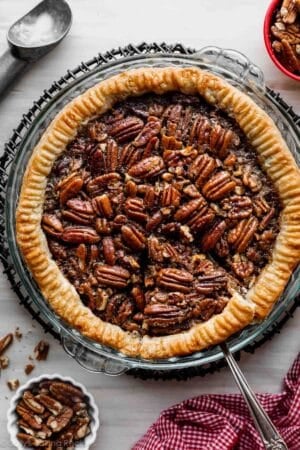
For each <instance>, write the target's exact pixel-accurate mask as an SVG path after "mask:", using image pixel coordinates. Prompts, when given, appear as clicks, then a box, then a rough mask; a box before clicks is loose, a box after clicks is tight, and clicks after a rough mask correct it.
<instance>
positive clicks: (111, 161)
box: [105, 139, 119, 172]
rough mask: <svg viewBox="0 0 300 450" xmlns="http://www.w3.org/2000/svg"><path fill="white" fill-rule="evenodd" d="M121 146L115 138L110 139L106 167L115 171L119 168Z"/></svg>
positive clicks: (110, 170) (109, 170)
mask: <svg viewBox="0 0 300 450" xmlns="http://www.w3.org/2000/svg"><path fill="white" fill-rule="evenodd" d="M118 163H119V148H118V146H117V144H116V142H115V141H114V140H113V139H109V140H108V142H107V147H106V159H105V169H106V171H107V172H114V171H115V170H116V169H117V168H118Z"/></svg>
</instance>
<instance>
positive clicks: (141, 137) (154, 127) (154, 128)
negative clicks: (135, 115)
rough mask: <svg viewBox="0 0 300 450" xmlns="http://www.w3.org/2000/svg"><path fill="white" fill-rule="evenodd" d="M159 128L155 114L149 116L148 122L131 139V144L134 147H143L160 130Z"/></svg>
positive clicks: (159, 123)
mask: <svg viewBox="0 0 300 450" xmlns="http://www.w3.org/2000/svg"><path fill="white" fill-rule="evenodd" d="M160 129H161V122H160V120H159V119H158V118H157V117H155V116H149V118H148V122H147V123H146V125H145V126H144V128H143V129H142V131H141V132H140V133H139V134H138V136H137V137H136V138H135V140H134V141H133V145H135V146H136V147H143V146H144V145H146V144H147V143H148V142H149V141H150V140H151V139H152V138H153V137H154V136H156V135H157V134H158V133H159V132H160Z"/></svg>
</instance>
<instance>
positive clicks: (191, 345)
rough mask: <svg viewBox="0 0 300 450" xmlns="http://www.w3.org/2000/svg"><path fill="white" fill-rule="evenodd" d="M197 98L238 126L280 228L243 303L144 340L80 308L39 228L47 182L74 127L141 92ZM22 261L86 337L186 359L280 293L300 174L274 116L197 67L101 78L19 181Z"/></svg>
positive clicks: (45, 139) (288, 265)
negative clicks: (275, 196)
mask: <svg viewBox="0 0 300 450" xmlns="http://www.w3.org/2000/svg"><path fill="white" fill-rule="evenodd" d="M176 90H177V91H181V92H183V93H185V94H200V95H201V96H203V97H204V98H205V100H206V101H207V102H208V103H210V104H212V105H216V106H217V107H219V108H220V109H222V110H224V111H226V113H227V114H228V115H230V116H231V117H233V118H234V119H235V120H236V122H237V123H238V124H239V126H240V127H241V129H242V130H243V132H244V133H245V135H246V136H247V138H248V139H249V141H250V143H251V144H252V146H253V147H254V148H255V150H256V152H257V154H258V158H259V162H260V164H261V166H262V167H263V169H264V170H265V171H266V173H267V174H268V175H269V177H270V178H271V180H272V181H273V183H274V185H275V187H276V188H277V190H278V193H279V197H280V200H281V203H282V207H283V209H282V213H281V216H280V231H279V233H278V235H277V239H276V241H275V244H274V248H273V253H272V258H271V261H270V262H269V263H268V264H267V266H265V267H264V269H263V270H262V272H261V273H260V275H259V277H258V278H257V280H256V282H255V284H254V286H253V287H252V288H251V289H250V290H249V291H248V293H247V295H246V297H245V298H243V297H242V296H241V295H240V294H238V293H233V294H232V297H231V299H230V300H229V302H228V304H227V305H226V307H225V309H224V310H223V311H222V312H221V313H220V314H217V315H214V316H213V317H211V318H210V319H209V320H208V321H206V322H203V323H200V324H196V325H194V326H193V327H192V328H190V329H189V330H187V331H183V332H180V333H177V334H174V335H169V336H161V337H149V336H143V337H142V336H139V335H137V334H135V333H130V332H126V331H124V330H122V329H121V328H120V327H119V326H117V325H112V324H110V323H107V322H104V321H102V320H101V319H100V318H98V317H96V316H95V315H94V314H93V313H92V311H91V310H90V309H89V308H87V307H86V306H84V305H83V303H82V301H81V300H80V297H79V295H78V293H77V292H76V290H75V288H74V287H73V286H72V284H71V283H70V282H69V281H68V280H67V279H66V278H65V277H64V275H63V274H62V272H61V271H60V269H59V267H58V266H57V264H56V263H55V261H54V260H53V258H52V256H51V254H50V251H49V249H48V245H47V240H46V237H45V235H44V232H43V230H42V228H41V218H42V213H43V204H44V196H45V188H46V183H47V177H48V175H49V174H50V172H51V169H52V165H53V163H54V161H55V159H56V158H58V157H59V155H60V154H61V153H62V152H63V151H64V150H65V148H66V145H67V144H68V143H69V142H70V141H71V140H72V139H74V137H75V135H76V132H77V129H78V127H79V126H80V125H81V124H83V123H86V122H87V121H88V120H89V119H91V118H92V117H94V116H96V115H99V114H102V113H104V112H105V111H107V110H108V109H109V108H110V107H111V106H112V105H113V104H114V103H115V102H116V101H119V100H123V99H124V98H126V97H128V96H134V95H141V94H143V93H146V92H154V93H158V94H163V93H165V92H167V91H176ZM16 231H17V241H18V245H19V247H20V249H21V252H22V254H23V257H24V259H25V261H26V263H27V265H28V267H29V269H30V270H31V272H32V274H33V277H34V279H35V280H36V282H37V284H38V285H39V287H40V289H41V291H42V293H43V295H44V297H45V298H46V300H47V301H48V302H49V304H50V305H51V307H52V308H53V310H54V311H55V312H56V313H57V314H58V315H59V316H60V317H61V318H62V319H64V320H65V321H66V322H67V323H69V324H70V325H72V326H73V327H74V328H76V329H77V330H79V331H80V332H81V333H82V334H83V335H85V336H87V337H89V338H91V339H93V340H95V341H98V342H100V343H103V344H106V345H108V346H111V347H113V348H115V349H118V350H120V351H122V352H123V353H125V354H126V355H131V356H140V357H143V358H167V357H171V356H177V355H186V354H190V353H192V352H195V351H198V350H201V349H203V348H207V347H209V346H211V345H213V344H217V343H219V342H221V341H224V340H225V339H227V338H228V337H229V336H231V335H232V334H233V333H235V332H237V331H239V330H241V329H243V328H244V327H245V326H247V325H248V324H250V323H251V322H252V321H253V320H254V319H260V320H261V319H263V318H265V317H266V316H267V314H268V313H269V311H270V310H271V308H272V306H273V305H274V303H275V302H276V300H277V299H278V297H279V296H280V294H281V293H282V291H283V290H284V288H285V286H286V284H287V282H288V279H289V277H290V275H291V274H292V271H293V269H294V268H295V266H296V265H297V264H298V262H299V259H300V172H299V169H298V168H297V166H296V163H295V161H294V158H293V156H292V155H291V153H290V151H289V149H288V147H287V145H286V143H285V142H284V140H283V138H282V136H281V134H280V133H279V131H278V129H277V128H276V126H275V124H274V123H273V121H272V120H271V118H270V117H269V116H268V115H267V114H266V113H265V112H264V111H263V110H262V109H261V108H259V107H258V106H257V105H256V104H255V103H254V102H253V101H252V100H251V99H250V98H249V97H248V96H247V95H245V94H243V93H242V92H240V91H239V90H238V89H236V88H234V87H233V86H231V85H230V84H228V83H227V82H225V81H224V80H223V79H221V78H219V77H217V76H215V75H213V74H211V73H208V72H205V71H201V70H199V69H197V68H174V67H171V68H159V69H155V68H142V69H137V70H132V71H128V72H125V73H122V74H119V75H116V76H114V77H112V78H109V79H107V80H104V81H102V82H100V83H99V84H97V85H96V86H94V87H92V88H90V89H89V90H87V91H86V92H85V93H84V94H82V95H80V96H79V97H77V98H75V99H74V100H73V101H72V102H70V103H69V104H67V105H66V106H65V107H64V108H63V110H62V111H61V112H60V113H59V114H58V115H57V116H56V117H55V119H54V120H53V121H52V123H51V124H50V126H49V127H48V128H47V130H46V132H45V133H44V135H43V136H42V138H41V140H40V142H39V143H38V145H37V146H36V147H35V149H34V151H33V153H32V156H31V158H30V161H29V163H28V166H27V168H26V172H25V175H24V179H23V184H22V188H21V193H20V199H19V204H18V208H17V216H16Z"/></svg>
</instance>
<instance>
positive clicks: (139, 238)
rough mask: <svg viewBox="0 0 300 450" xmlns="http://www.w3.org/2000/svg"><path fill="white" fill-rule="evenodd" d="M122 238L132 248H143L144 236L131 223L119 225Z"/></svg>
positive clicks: (138, 249)
mask: <svg viewBox="0 0 300 450" xmlns="http://www.w3.org/2000/svg"><path fill="white" fill-rule="evenodd" d="M121 234H122V238H123V240H124V241H125V243H126V244H127V245H128V246H129V247H130V248H132V249H133V250H137V251H140V250H143V249H144V248H145V245H146V236H145V235H144V234H143V233H142V231H140V230H138V229H137V228H136V227H135V226H133V225H123V226H122V227H121Z"/></svg>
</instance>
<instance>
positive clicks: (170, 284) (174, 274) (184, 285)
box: [156, 268, 194, 292]
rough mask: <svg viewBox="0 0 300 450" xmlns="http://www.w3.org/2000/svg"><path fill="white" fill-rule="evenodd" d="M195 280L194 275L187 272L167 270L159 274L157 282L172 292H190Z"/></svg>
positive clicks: (162, 270)
mask: <svg viewBox="0 0 300 450" xmlns="http://www.w3.org/2000/svg"><path fill="white" fill-rule="evenodd" d="M193 279H194V277H193V275H192V274H191V273H189V272H187V271H186V270H182V269H173V268H167V269H161V270H160V271H159V272H158V274H157V278H156V282H157V284H158V285H159V286H161V287H164V288H166V289H168V290H171V291H179V292H189V290H190V289H191V283H192V282H193Z"/></svg>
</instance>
